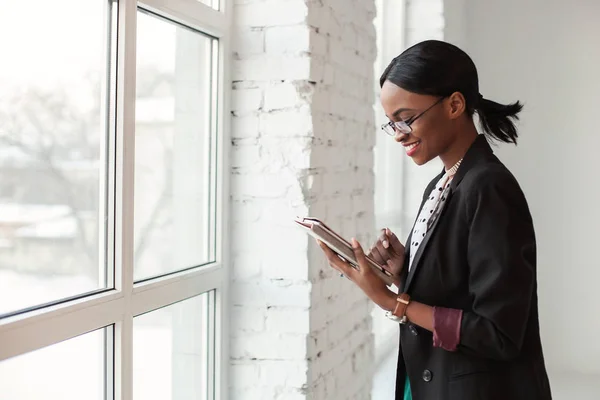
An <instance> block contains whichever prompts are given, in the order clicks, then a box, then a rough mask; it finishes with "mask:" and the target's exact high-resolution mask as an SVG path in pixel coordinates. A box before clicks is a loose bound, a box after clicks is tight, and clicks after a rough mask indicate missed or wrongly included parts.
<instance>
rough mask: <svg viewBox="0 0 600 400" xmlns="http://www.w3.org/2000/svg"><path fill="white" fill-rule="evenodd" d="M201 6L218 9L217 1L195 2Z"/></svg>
mask: <svg viewBox="0 0 600 400" xmlns="http://www.w3.org/2000/svg"><path fill="white" fill-rule="evenodd" d="M197 1H199V2H200V3H202V4H206V5H207V6H209V7H212V8H214V9H215V10H218V9H219V0H197Z"/></svg>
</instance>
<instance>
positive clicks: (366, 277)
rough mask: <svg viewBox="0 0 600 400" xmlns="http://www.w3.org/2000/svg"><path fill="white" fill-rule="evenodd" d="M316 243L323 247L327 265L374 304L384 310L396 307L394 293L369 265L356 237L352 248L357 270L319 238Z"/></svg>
mask: <svg viewBox="0 0 600 400" xmlns="http://www.w3.org/2000/svg"><path fill="white" fill-rule="evenodd" d="M317 243H318V244H319V246H320V247H321V249H323V252H324V253H325V256H326V257H327V260H328V261H329V265H331V267H333V268H334V269H336V270H338V271H339V272H340V273H342V274H344V275H345V276H346V277H347V278H348V279H350V280H351V281H352V282H354V283H355V284H356V285H357V286H358V287H359V288H361V290H362V291H363V292H365V294H366V295H367V296H368V297H369V298H370V299H371V300H372V301H373V302H374V303H375V304H377V305H378V306H379V307H381V308H383V309H384V310H393V309H394V307H396V294H395V293H394V292H392V291H391V290H389V289H388V287H387V286H386V284H385V282H383V281H382V280H381V279H380V278H379V277H378V276H377V275H376V274H375V272H373V270H372V269H371V267H369V265H368V263H367V258H366V257H365V253H364V252H363V249H362V247H361V246H360V244H359V243H358V241H357V240H356V239H354V238H353V239H352V248H353V249H354V256H355V257H356V260H357V261H358V265H359V268H360V269H359V270H356V269H355V268H354V267H352V266H351V265H350V264H348V263H347V262H346V261H344V260H342V259H341V258H340V257H338V256H337V254H335V253H334V252H333V251H332V250H331V249H330V248H329V247H327V245H326V244H325V243H323V242H321V241H319V240H317Z"/></svg>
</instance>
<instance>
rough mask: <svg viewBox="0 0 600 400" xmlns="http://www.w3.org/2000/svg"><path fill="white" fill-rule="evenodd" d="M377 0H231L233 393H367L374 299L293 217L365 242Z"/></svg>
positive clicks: (369, 216)
mask: <svg viewBox="0 0 600 400" xmlns="http://www.w3.org/2000/svg"><path fill="white" fill-rule="evenodd" d="M374 13H375V7H374V0H321V1H312V0H311V1H305V0H264V1H261V0H236V1H235V5H234V22H233V23H234V27H235V28H234V29H235V30H236V32H235V35H234V38H235V39H234V44H233V47H234V49H233V50H234V57H233V81H234V82H233V84H232V88H233V96H232V115H233V116H232V119H233V121H232V135H231V137H232V150H231V163H232V178H231V195H232V198H231V220H232V223H231V229H232V235H231V243H232V246H231V251H232V260H233V265H232V274H231V279H232V282H231V293H232V306H233V309H232V313H231V349H230V353H231V354H230V356H231V370H230V377H229V382H230V393H229V394H230V398H231V399H260V400H265V399H315V400H318V399H328V400H329V399H340V400H344V399H357V400H365V399H369V398H370V390H371V380H372V373H373V335H372V329H371V317H370V311H371V309H372V306H371V304H370V302H369V301H368V300H367V299H366V298H365V296H364V295H363V294H362V293H361V292H360V291H359V290H358V289H356V288H355V287H353V285H352V284H351V283H350V282H349V281H347V280H345V279H342V278H340V277H339V276H337V275H336V274H334V273H333V270H331V268H330V267H329V266H327V264H326V262H325V261H324V257H323V256H322V253H321V251H320V250H319V249H318V248H317V247H316V245H315V244H314V243H313V241H312V240H309V238H308V236H307V235H305V234H304V233H303V232H301V231H300V230H298V229H297V228H296V227H294V226H293V223H292V222H291V221H292V218H293V217H294V216H296V215H314V216H318V217H320V218H323V219H325V220H326V221H327V222H328V223H329V224H330V225H332V226H333V227H335V228H336V229H338V230H340V231H341V233H342V234H344V235H346V236H348V237H350V236H353V235H356V236H357V238H358V239H359V240H362V241H363V244H364V245H365V246H367V245H368V244H369V243H370V242H371V241H372V239H373V237H374V236H373V233H374V210H373V190H374V188H373V187H374V178H373V155H372V148H373V146H374V144H375V138H374V129H373V126H374V116H373V108H372V103H373V101H374V95H373V84H374V83H373V62H374V59H375V54H376V51H375V29H374V27H373V18H374V16H375V15H374Z"/></svg>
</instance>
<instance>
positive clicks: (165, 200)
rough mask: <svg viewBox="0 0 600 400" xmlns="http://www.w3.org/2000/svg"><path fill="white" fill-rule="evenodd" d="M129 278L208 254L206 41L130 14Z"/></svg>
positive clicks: (209, 83) (210, 137) (199, 260)
mask: <svg viewBox="0 0 600 400" xmlns="http://www.w3.org/2000/svg"><path fill="white" fill-rule="evenodd" d="M137 40H138V47H137V98H136V133H135V220H134V227H135V228H134V229H135V248H134V258H135V261H134V262H135V279H136V281H138V280H142V279H146V278H149V277H153V276H158V275H163V274H166V273H170V272H173V271H177V270H181V269H185V268H190V267H194V266H198V265H202V264H205V263H208V262H211V261H214V245H213V240H214V224H213V221H214V218H212V215H213V214H214V213H211V209H212V206H213V205H214V204H212V203H211V199H212V198H213V195H214V185H213V184H212V183H211V181H212V178H211V170H212V169H211V165H212V163H213V162H214V159H211V147H212V145H213V143H214V140H215V138H214V134H213V133H214V131H215V129H214V128H213V119H212V117H213V114H214V107H213V105H212V103H213V101H214V99H213V96H212V90H213V87H214V85H213V81H214V79H213V78H214V76H213V73H214V72H213V68H212V62H213V51H214V50H215V49H216V44H215V43H214V40H213V39H212V38H210V37H208V36H205V35H203V34H201V33H199V32H196V31H193V30H191V29H188V28H186V27H184V26H181V25H177V24H175V23H172V22H170V21H167V20H165V19H162V18H159V17H156V16H154V15H150V14H147V13H144V12H140V13H139V15H138V34H137Z"/></svg>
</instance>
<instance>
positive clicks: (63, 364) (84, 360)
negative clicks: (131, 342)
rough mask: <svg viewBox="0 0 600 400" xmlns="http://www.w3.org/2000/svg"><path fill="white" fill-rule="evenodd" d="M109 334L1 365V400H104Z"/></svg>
mask: <svg viewBox="0 0 600 400" xmlns="http://www.w3.org/2000/svg"><path fill="white" fill-rule="evenodd" d="M106 331H110V332H112V329H110V328H109V329H100V330H97V331H94V332H91V333H88V334H85V335H82V336H79V337H76V338H73V339H70V340H67V341H65V342H61V343H58V344H55V345H53V346H48V347H45V348H43V349H41V350H36V351H33V352H31V353H27V354H23V355H21V356H18V357H14V358H9V359H8V360H4V361H2V362H0V399H7V400H9V399H10V400H37V399H45V400H82V399H86V400H103V399H104V398H105V397H104V393H105V387H104V377H105V371H106V363H105V352H104V348H105V346H104V343H105V338H104V335H105V332H106Z"/></svg>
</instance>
